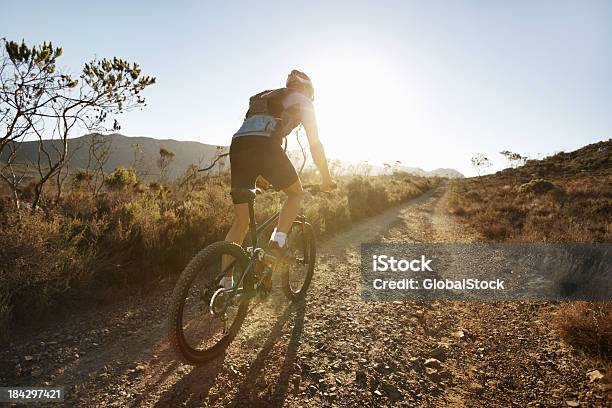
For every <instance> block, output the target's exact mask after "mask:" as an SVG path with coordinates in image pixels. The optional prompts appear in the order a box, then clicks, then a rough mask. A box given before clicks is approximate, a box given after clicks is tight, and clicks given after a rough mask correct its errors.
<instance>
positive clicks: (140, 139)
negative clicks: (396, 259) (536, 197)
mask: <svg viewBox="0 0 612 408" xmlns="http://www.w3.org/2000/svg"><path fill="white" fill-rule="evenodd" d="M97 136H100V137H101V138H104V139H105V140H107V141H108V142H109V143H110V149H109V157H108V161H107V162H106V164H105V165H104V170H105V171H106V172H110V171H112V170H114V169H115V168H117V167H120V166H123V167H130V166H134V164H135V158H136V156H137V155H136V154H135V149H134V147H133V146H134V145H138V147H139V149H140V151H141V152H142V153H141V154H139V155H138V163H139V165H140V166H141V167H143V168H142V169H140V170H141V172H142V173H143V174H145V178H147V179H154V178H155V177H157V175H158V174H159V169H158V167H157V159H158V158H159V150H160V149H161V148H165V149H167V150H170V151H172V152H173V153H174V154H175V156H174V160H173V161H172V163H171V164H170V166H169V169H168V175H169V177H170V178H177V177H180V176H181V175H182V174H184V172H185V171H186V170H187V168H188V167H189V166H190V165H192V164H196V165H198V166H200V167H206V166H209V165H210V164H211V163H212V162H213V160H214V159H215V157H217V154H218V152H220V151H223V152H226V151H227V149H228V146H220V145H211V144H206V143H202V142H197V141H191V140H176V139H171V138H169V139H155V138H151V137H147V136H127V135H123V134H120V133H112V134H109V135H101V134H97V133H90V134H86V135H83V136H80V137H76V138H72V139H69V140H68V150H69V152H70V153H69V157H70V158H69V161H68V165H69V166H70V167H73V168H82V169H84V168H87V167H88V160H89V145H90V144H91V141H92V139H93V138H94V137H97ZM44 142H45V144H46V148H47V150H50V151H51V152H53V149H52V146H51V145H50V144H51V143H59V142H58V141H52V140H45V141H44ZM291 153H293V154H291ZM37 155H38V141H31V142H23V143H22V144H21V146H20V148H19V150H18V154H17V158H16V161H17V162H36V157H37ZM4 156H5V155H4V154H3V156H2V157H0V161H6V157H4ZM290 157H291V158H292V160H293V161H294V162H295V163H294V164H296V165H300V164H301V154H297V152H290ZM338 162H340V163H341V164H342V166H344V167H348V166H349V165H351V164H353V165H355V164H356V163H349V162H346V161H343V160H338ZM307 163H308V164H312V161H311V159H309V160H308V162H307ZM226 167H229V160H221V161H220V163H217V164H216V165H215V166H214V167H213V168H212V169H211V171H215V170H217V171H218V170H219V169H220V168H222V169H223V168H226ZM370 167H371V173H370V174H372V175H376V174H384V173H385V171H388V170H386V169H385V168H384V166H378V165H371V166H370ZM396 170H400V171H405V172H407V173H411V174H414V175H418V176H423V177H433V176H439V177H463V174H461V173H460V172H458V171H457V170H454V169H450V168H437V169H434V170H431V171H426V170H423V169H421V168H418V167H406V166H400V167H397V168H396Z"/></svg>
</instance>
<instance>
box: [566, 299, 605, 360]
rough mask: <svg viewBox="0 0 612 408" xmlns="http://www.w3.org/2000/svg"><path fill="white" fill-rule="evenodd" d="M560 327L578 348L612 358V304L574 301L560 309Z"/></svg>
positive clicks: (568, 340)
mask: <svg viewBox="0 0 612 408" xmlns="http://www.w3.org/2000/svg"><path fill="white" fill-rule="evenodd" d="M556 324H557V327H558V328H559V330H560V332H561V335H562V336H563V338H565V340H566V341H567V342H568V343H569V344H571V345H572V346H574V347H575V348H577V349H579V350H581V351H584V352H585V353H587V354H592V355H594V356H595V357H598V358H601V359H603V360H609V359H611V358H612V304H611V303H609V302H608V303H588V302H573V303H566V304H563V305H562V306H561V307H560V308H559V310H558V311H557V319H556Z"/></svg>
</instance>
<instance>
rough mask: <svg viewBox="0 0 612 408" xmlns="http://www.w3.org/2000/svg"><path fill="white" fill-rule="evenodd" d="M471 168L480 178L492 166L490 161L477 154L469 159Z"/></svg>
mask: <svg viewBox="0 0 612 408" xmlns="http://www.w3.org/2000/svg"><path fill="white" fill-rule="evenodd" d="M471 162H472V166H474V168H475V169H476V173H478V177H481V176H482V173H483V172H484V171H485V170H486V169H488V168H489V167H491V166H492V165H493V164H492V163H491V161H490V160H489V159H488V158H487V157H486V156H485V155H484V154H482V153H477V154H476V155H475V156H474V157H472V159H471Z"/></svg>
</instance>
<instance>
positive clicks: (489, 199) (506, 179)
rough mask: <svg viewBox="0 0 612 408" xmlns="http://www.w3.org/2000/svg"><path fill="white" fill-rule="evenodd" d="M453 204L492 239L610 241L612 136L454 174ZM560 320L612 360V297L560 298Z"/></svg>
mask: <svg viewBox="0 0 612 408" xmlns="http://www.w3.org/2000/svg"><path fill="white" fill-rule="evenodd" d="M449 210H450V212H451V213H453V214H455V215H457V216H458V217H460V218H461V219H462V220H463V221H464V222H465V223H466V224H468V225H470V226H471V227H472V228H474V229H475V230H477V231H478V232H480V233H481V234H482V236H483V237H484V238H485V239H486V240H488V241H491V242H538V243H546V242H551V243H564V242H566V243H570V242H571V243H578V242H579V243H610V242H612V216H611V215H612V140H608V141H603V142H600V143H595V144H592V145H588V146H585V147H583V148H582V149H579V150H577V151H574V152H570V153H559V154H557V155H554V156H551V157H548V158H546V159H544V160H540V161H535V160H534V161H529V162H527V163H526V165H524V166H522V167H519V168H516V169H506V170H504V171H501V172H498V173H496V174H492V175H488V176H483V177H479V178H471V179H464V180H454V181H452V183H451V188H450V191H449ZM555 322H556V326H557V328H558V330H559V332H560V334H561V335H562V337H563V338H564V339H565V340H566V341H567V342H568V343H569V344H571V345H572V346H574V347H575V348H576V349H577V350H581V351H583V352H585V353H587V354H589V355H593V356H596V357H598V358H600V359H601V360H603V362H604V365H609V364H610V359H611V358H612V356H611V350H612V304H611V303H610V302H603V303H601V302H600V303H591V302H571V303H564V304H561V305H560V306H559V307H558V310H557V313H556V319H555ZM608 377H609V375H608Z"/></svg>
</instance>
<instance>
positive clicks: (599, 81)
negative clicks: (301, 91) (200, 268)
mask: <svg viewBox="0 0 612 408" xmlns="http://www.w3.org/2000/svg"><path fill="white" fill-rule="evenodd" d="M610 21H612V2H611V1H606V0H602V1H598V0H589V1H582V2H578V1H564V0H555V1H511V2H509V1H494V0H493V1H477V0H472V1H460V0H457V1H452V0H446V1H435V0H433V1H382V0H381V1H358V0H353V1H329V0H328V1H308V2H290V1H284V2H280V1H274V2H272V1H264V0H262V1H257V2H254V1H251V2H247V1H243V2H237V1H224V2H212V1H174V2H168V1H164V2H162V1H112V0H106V1H104V2H83V1H66V0H65V1H59V0H56V1H52V2H48V1H27V0H20V1H3V2H2V5H1V13H0V37H6V38H7V39H9V40H21V39H22V38H23V39H25V40H26V42H28V43H29V44H37V43H41V42H43V41H52V42H53V43H54V44H55V45H60V46H62V47H63V50H64V54H63V56H62V57H61V60H60V61H59V65H60V66H62V67H63V68H65V69H66V70H68V71H70V72H73V73H78V72H79V70H80V69H82V66H83V64H84V63H85V62H86V61H89V60H91V59H93V58H102V57H113V56H117V57H122V58H125V59H128V60H130V61H136V62H138V63H139V64H140V65H141V66H142V69H143V72H144V73H146V74H149V75H152V76H155V77H156V78H157V83H156V84H155V85H153V86H152V87H150V88H149V89H147V90H146V91H145V93H144V96H145V97H146V98H147V106H146V107H145V108H144V109H142V110H136V111H132V112H129V113H126V114H124V115H122V116H120V117H119V118H118V119H119V122H120V123H121V125H122V130H121V133H123V134H126V135H128V136H149V137H154V138H159V139H177V140H194V141H199V142H203V143H209V144H219V145H228V144H229V143H230V140H231V136H232V134H233V133H234V132H235V131H236V130H237V129H238V128H239V126H240V124H241V122H242V119H243V117H244V113H245V111H246V108H247V105H248V98H249V96H251V95H253V94H255V93H258V92H260V91H262V90H264V89H273V88H279V87H282V86H284V81H285V78H286V76H287V74H288V72H289V71H290V70H291V69H294V68H296V69H299V70H301V71H304V72H306V73H307V74H308V75H309V76H310V77H311V78H312V80H313V82H314V85H315V94H316V96H315V108H316V111H317V118H318V123H319V132H320V137H321V140H322V142H323V144H324V146H325V149H326V151H327V154H328V156H330V157H333V158H339V159H343V160H348V161H355V162H357V161H365V160H367V161H368V162H370V163H384V162H394V161H396V160H399V161H401V162H402V163H403V164H404V165H406V166H415V167H421V168H423V169H425V170H432V169H435V168H439V167H450V168H455V169H457V170H459V171H461V172H462V173H464V174H466V175H474V174H475V171H474V169H473V168H472V167H471V164H470V158H471V157H472V156H474V155H475V154H476V153H483V154H485V155H486V156H487V157H489V158H490V159H491V160H492V162H493V163H494V167H492V168H491V170H497V169H500V168H503V167H505V165H506V162H505V159H503V157H502V156H501V155H500V154H499V151H501V150H506V149H507V150H511V151H514V152H519V153H521V154H526V155H529V156H531V157H534V158H536V157H539V156H541V155H545V154H550V153H553V152H556V151H561V150H564V151H569V150H574V149H576V148H579V147H581V146H584V145H586V144H589V143H593V142H596V141H600V140H607V139H609V138H610V137H612V80H611V77H610V75H611V74H612V24H610ZM75 136H78V135H75ZM290 137H291V138H292V139H291V143H290V146H297V145H296V144H295V136H290Z"/></svg>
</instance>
